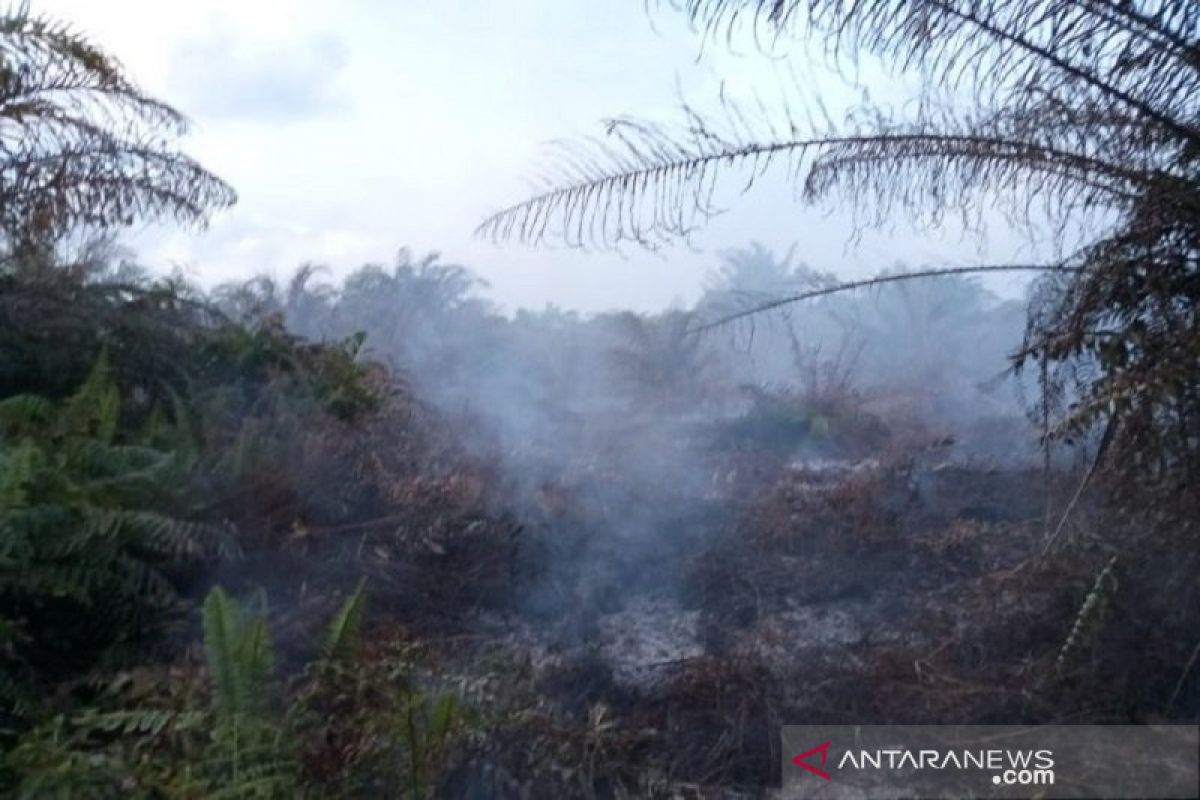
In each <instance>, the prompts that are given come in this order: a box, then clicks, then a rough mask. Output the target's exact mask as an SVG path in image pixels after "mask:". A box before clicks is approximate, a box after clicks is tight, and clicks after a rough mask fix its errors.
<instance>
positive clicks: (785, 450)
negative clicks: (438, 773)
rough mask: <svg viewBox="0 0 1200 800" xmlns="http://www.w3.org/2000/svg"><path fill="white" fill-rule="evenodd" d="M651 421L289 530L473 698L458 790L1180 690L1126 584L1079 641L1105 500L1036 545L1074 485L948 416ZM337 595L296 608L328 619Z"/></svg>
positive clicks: (1090, 713)
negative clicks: (819, 435)
mask: <svg viewBox="0 0 1200 800" xmlns="http://www.w3.org/2000/svg"><path fill="white" fill-rule="evenodd" d="M655 436H660V437H661V441H659V440H656V439H654V438H653V437H655ZM636 437H637V438H638V442H639V446H638V448H637V452H638V453H641V454H645V453H656V454H658V455H657V456H654V457H651V458H647V457H645V456H644V455H643V456H642V459H641V460H640V461H639V462H637V463H625V462H623V461H622V454H623V453H625V452H630V451H627V450H626V448H624V447H623V446H622V443H621V442H620V441H619V439H617V440H614V439H612V438H611V437H609V438H608V440H607V441H608V446H607V450H606V449H605V448H600V447H597V448H595V449H592V450H589V451H588V452H587V457H580V458H575V459H570V460H568V461H565V462H563V463H562V464H561V465H560V467H561V468H559V469H558V470H556V471H554V472H551V473H547V474H546V475H544V476H543V477H542V478H541V479H539V480H537V481H533V482H530V481H525V482H524V483H523V484H522V485H520V486H517V485H514V484H513V483H512V482H511V480H509V479H508V478H506V477H505V471H504V469H503V468H501V467H498V466H496V465H495V464H490V465H489V464H482V463H479V464H476V465H475V466H473V467H471V468H470V469H466V468H461V467H460V468H458V469H448V470H445V471H444V472H443V473H442V474H440V475H437V476H431V475H422V476H417V477H412V478H410V479H406V480H404V481H398V482H397V483H396V485H395V486H394V487H393V488H394V495H395V496H394V497H393V498H392V500H391V502H392V503H393V504H397V503H398V504H399V505H400V506H401V507H402V508H403V509H404V510H403V511H402V512H399V513H397V514H395V515H393V516H392V517H389V518H385V519H384V520H382V521H380V520H375V521H368V522H365V523H362V524H360V525H351V526H343V527H342V528H340V529H338V530H335V531H326V532H325V535H323V536H320V537H315V536H314V537H311V538H312V539H313V541H319V542H320V545H319V546H320V548H322V550H321V551H320V554H319V555H317V554H315V553H314V551H313V549H312V547H309V548H308V549H297V550H296V555H295V564H294V568H295V570H297V571H302V570H305V569H309V570H311V569H312V567H306V566H304V565H305V564H312V563H314V561H316V562H318V563H320V564H321V565H322V567H321V569H322V570H323V571H322V573H321V574H322V576H323V578H322V579H324V580H328V576H329V575H330V574H331V571H332V570H334V568H335V567H336V565H342V568H343V569H344V570H345V571H346V572H347V576H348V575H349V574H350V573H351V572H354V571H357V572H362V571H365V572H367V574H368V575H370V576H371V577H370V579H369V587H370V589H369V592H370V594H369V596H370V604H371V614H370V619H371V620H372V623H371V626H370V635H371V637H372V638H373V639H374V640H376V641H377V642H378V643H380V645H381V646H384V643H397V642H399V643H402V645H403V647H404V648H405V652H406V653H409V654H410V655H411V657H412V663H414V664H417V665H419V670H420V672H421V676H422V677H421V680H422V681H423V682H424V683H425V684H427V685H428V686H429V687H430V688H434V687H436V688H437V689H438V690H439V691H452V692H454V693H455V694H457V695H458V696H459V697H460V698H461V699H462V701H463V703H464V706H465V707H467V708H469V709H471V715H472V716H471V717H470V720H471V721H470V724H469V725H467V726H465V729H464V731H463V732H462V736H461V737H460V739H459V741H458V743H457V750H456V756H455V757H454V758H453V759H451V762H452V764H451V768H450V769H448V775H449V777H448V778H447V782H446V783H445V785H444V786H443V787H442V794H443V795H444V796H455V797H479V798H484V797H547V798H557V797H569V796H580V797H622V796H634V797H642V796H657V797H758V796H770V793H771V791H772V789H771V787H772V786H774V785H776V784H777V783H778V777H779V762H780V754H779V753H778V735H779V726H781V725H783V724H806V723H840V724H847V723H850V724H853V723H860V724H868V723H884V722H890V723H910V724H916V723H977V724H984V723H1035V722H1062V721H1072V722H1131V721H1145V719H1146V716H1145V712H1144V709H1146V708H1148V707H1154V706H1155V705H1156V704H1157V706H1158V707H1161V706H1162V705H1163V703H1162V702H1161V701H1162V698H1161V697H1158V698H1156V699H1155V700H1154V702H1147V697H1146V694H1145V692H1146V691H1149V690H1147V689H1145V687H1142V688H1141V689H1138V688H1137V685H1138V684H1137V681H1136V680H1134V677H1136V676H1134V675H1133V673H1135V672H1136V671H1137V670H1136V669H1134V668H1131V667H1130V663H1129V658H1131V657H1132V656H1129V655H1128V653H1127V651H1130V650H1131V649H1132V648H1136V649H1138V650H1139V652H1140V653H1141V656H1139V657H1142V656H1144V655H1145V652H1144V651H1145V650H1146V647H1147V644H1146V641H1145V640H1144V639H1143V640H1139V641H1137V642H1134V641H1132V640H1129V641H1127V640H1126V638H1122V637H1123V636H1124V634H1123V633H1122V631H1128V630H1129V629H1131V627H1137V626H1138V625H1140V624H1141V623H1140V622H1139V621H1138V620H1137V619H1136V618H1135V617H1134V615H1133V614H1132V613H1131V612H1130V613H1126V612H1124V611H1122V609H1121V606H1120V604H1119V603H1118V604H1115V606H1114V610H1113V611H1112V612H1111V613H1110V615H1109V618H1111V619H1114V620H1116V621H1115V622H1108V621H1104V620H1102V621H1100V622H1098V623H1095V624H1094V625H1093V624H1092V623H1091V622H1089V625H1090V627H1089V628H1088V630H1087V632H1086V635H1084V636H1082V637H1080V638H1079V639H1078V641H1077V642H1076V644H1075V645H1074V646H1072V647H1070V648H1066V649H1064V645H1065V643H1066V641H1067V638H1068V635H1069V633H1070V631H1071V628H1072V625H1073V623H1074V621H1075V619H1076V616H1077V614H1078V611H1079V608H1080V606H1081V605H1082V603H1083V600H1084V598H1085V597H1086V596H1087V594H1088V591H1089V589H1090V588H1091V586H1092V584H1093V582H1094V580H1095V577H1096V575H1097V573H1098V572H1099V570H1100V569H1102V568H1103V566H1104V565H1105V563H1107V561H1108V559H1109V557H1110V556H1111V554H1112V551H1111V548H1109V547H1107V546H1106V545H1105V544H1104V543H1103V539H1100V538H1096V537H1093V536H1090V535H1089V533H1088V531H1091V530H1095V529H1096V525H1097V524H1098V521H1102V520H1103V513H1102V511H1100V509H1099V508H1098V506H1097V505H1096V503H1095V502H1093V501H1092V500H1088V501H1086V502H1084V503H1082V504H1081V505H1080V507H1079V509H1078V510H1077V511H1076V513H1075V515H1074V519H1075V520H1076V522H1074V523H1073V524H1072V525H1071V527H1070V529H1069V531H1068V534H1067V536H1066V537H1065V538H1064V540H1063V543H1064V544H1065V545H1066V546H1064V547H1061V548H1058V549H1056V550H1055V551H1054V552H1051V553H1049V554H1047V555H1043V547H1044V542H1045V531H1046V527H1045V526H1046V505H1045V504H1046V499H1047V492H1049V493H1050V495H1049V496H1050V498H1051V501H1052V502H1053V503H1055V504H1057V507H1059V508H1061V506H1062V503H1063V502H1064V497H1065V496H1066V494H1067V493H1068V492H1069V489H1070V486H1071V484H1070V482H1069V481H1066V480H1065V479H1056V480H1050V481H1049V482H1048V480H1047V476H1046V475H1045V474H1044V473H1043V472H1042V470H1040V469H1039V468H1036V467H1019V466H1012V465H1009V466H998V465H997V464H996V463H994V462H991V461H988V460H980V459H978V458H972V457H969V456H967V455H965V453H964V451H963V450H962V448H959V447H958V446H956V445H952V444H949V443H948V441H946V440H943V439H941V438H939V437H930V436H908V437H904V438H903V439H901V438H900V437H890V438H887V439H883V440H880V439H878V437H875V436H872V437H868V438H867V439H864V440H861V441H832V442H830V441H822V442H820V443H819V444H820V446H815V445H813V443H812V442H811V441H810V440H805V439H804V437H801V438H800V439H799V440H797V441H793V442H791V443H789V444H788V446H773V447H763V446H761V443H756V444H754V445H753V446H742V445H741V444H738V443H736V442H734V443H733V444H731V443H730V440H728V438H727V437H725V436H724V435H723V434H722V435H720V436H713V437H707V438H706V437H702V436H701V437H697V436H689V437H679V436H675V435H673V434H672V433H671V432H665V431H660V432H659V433H658V434H655V433H654V432H649V431H646V430H644V429H639V430H637V431H636ZM647 437H650V442H649V444H650V446H649V447H647V446H646V445H647ZM696 442H702V443H703V444H702V445H699V446H698V445H697V444H696ZM655 458H661V459H662V464H654V463H648V462H653V461H654V460H655ZM680 463H686V464H689V465H693V466H694V469H689V470H687V471H686V473H684V474H681V473H678V471H674V472H672V471H667V470H665V465H677V464H680ZM662 474H671V475H673V476H679V477H678V480H674V481H669V482H664V481H661V480H654V478H655V476H658V475H662ZM1048 484H1049V485H1048ZM1059 484H1062V485H1059ZM514 498H516V499H517V500H519V502H517V501H516V500H514ZM315 546H316V545H313V547H315ZM275 568H276V569H277V570H278V569H283V570H284V571H285V572H287V571H288V568H287V567H286V566H284V567H282V568H281V567H280V565H279V564H278V563H276V565H275ZM290 577H291V581H290V585H292V586H295V584H296V581H295V573H290ZM314 581H317V578H316V576H315V573H314ZM333 582H334V583H336V582H337V581H336V580H334V581H333ZM304 585H305V586H307V584H304ZM304 592H308V594H303V593H304ZM321 596H322V593H321V592H319V591H316V590H314V589H312V588H311V587H308V588H305V589H304V590H302V593H300V594H297V593H296V592H294V591H293V593H292V595H291V596H290V597H289V596H286V595H284V597H283V600H282V601H281V604H282V605H283V606H284V607H286V608H290V609H293V610H294V611H295V612H296V613H295V614H292V615H289V616H291V617H293V618H295V619H320V618H324V617H325V616H327V615H326V614H325V613H318V612H317V611H315V610H312V609H310V607H309V606H308V605H306V603H309V604H310V605H311V604H314V603H316V602H317V600H316V599H315V598H317V597H321ZM278 597H279V594H278V593H277V594H273V602H277V600H276V599H274V598H278ZM309 597H311V598H313V599H311V601H310V600H308V599H306V598H309ZM1123 613H1125V616H1126V618H1125V619H1123V620H1122V619H1121V615H1122V614H1123ZM1168 636H1169V634H1168V633H1167V632H1165V631H1164V634H1163V638H1164V640H1165V639H1166V638H1167V637H1168ZM310 638H311V637H310ZM298 649H300V650H302V649H303V648H302V647H299V648H298ZM1113 654H1116V655H1115V656H1114V655H1113ZM1171 658H1176V659H1177V658H1178V654H1177V653H1174V652H1172V653H1169V654H1167V655H1165V656H1164V658H1163V661H1164V662H1169V661H1170V659H1171ZM1114 659H1115V661H1114ZM1153 663H1154V662H1153V661H1150V662H1149V666H1148V667H1147V666H1146V665H1147V662H1146V660H1145V658H1143V660H1142V666H1141V667H1139V668H1141V669H1144V668H1150V669H1153ZM1114 664H1115V666H1114ZM1160 683H1161V681H1160ZM1153 691H1159V692H1161V689H1154V690H1153ZM1138 692H1142V693H1141V694H1138ZM1193 700H1194V698H1193ZM1185 701H1187V702H1191V701H1189V700H1188V699H1187V698H1185Z"/></svg>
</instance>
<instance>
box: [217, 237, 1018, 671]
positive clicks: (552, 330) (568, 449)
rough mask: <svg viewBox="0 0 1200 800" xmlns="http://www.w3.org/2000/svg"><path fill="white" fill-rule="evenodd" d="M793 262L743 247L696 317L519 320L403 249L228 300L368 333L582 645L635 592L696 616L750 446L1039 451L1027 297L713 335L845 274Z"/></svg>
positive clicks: (795, 453)
mask: <svg viewBox="0 0 1200 800" xmlns="http://www.w3.org/2000/svg"><path fill="white" fill-rule="evenodd" d="M792 262H793V259H792V255H791V254H789V255H788V256H787V257H786V258H782V259H781V258H776V257H775V256H774V255H773V254H772V253H770V252H769V251H767V250H765V249H763V248H761V247H758V246H753V247H750V248H748V249H743V250H734V251H729V252H727V253H724V254H723V255H722V261H721V266H720V268H719V269H718V270H715V271H714V272H713V274H712V275H711V277H710V281H709V286H708V289H707V291H706V292H705V293H704V295H703V296H702V298H701V299H700V300H699V302H698V303H697V304H696V305H695V307H694V308H691V309H674V310H669V311H664V312H661V313H657V314H652V315H646V314H634V313H629V312H626V313H608V314H599V315H590V316H584V315H580V314H578V313H575V312H570V311H564V310H561V309H556V308H553V307H550V308H546V309H543V310H541V311H529V310H522V311H518V312H517V313H516V314H514V315H512V316H504V315H501V314H499V313H497V312H496V311H495V310H494V309H493V308H492V307H491V306H490V305H489V304H488V302H487V300H486V293H485V292H486V286H485V285H484V284H483V283H482V281H480V280H479V279H478V278H477V277H476V276H475V275H473V274H472V273H471V272H470V271H469V270H467V269H465V268H464V267H461V266H458V265H454V264H446V263H443V262H441V261H439V260H438V259H437V258H436V257H432V256H431V257H426V258H424V259H414V258H413V257H412V256H411V255H410V254H409V253H407V252H402V253H401V254H400V256H399V257H398V258H397V260H396V261H395V262H394V263H393V264H391V265H389V266H383V265H369V266H367V267H364V268H362V269H360V270H359V271H358V272H356V273H354V274H352V275H351V276H349V277H348V278H347V279H346V280H345V281H344V282H343V283H342V284H341V285H340V286H335V285H331V284H329V283H327V282H322V281H321V275H320V272H319V271H318V270H315V269H313V268H306V269H305V270H302V271H301V272H300V273H298V274H297V276H296V277H295V278H294V279H293V281H292V282H291V284H290V285H288V286H278V285H276V284H274V283H272V282H270V281H264V280H261V279H260V280H259V281H257V282H251V283H249V284H243V285H240V286H226V287H223V288H222V289H221V290H219V291H218V293H217V294H218V297H219V298H220V301H221V303H222V304H223V305H224V306H225V308H226V309H228V310H230V311H231V313H234V314H236V315H240V316H261V315H263V314H268V313H279V314H283V315H284V316H285V318H286V320H287V322H288V324H289V326H290V327H291V328H292V329H293V330H294V331H295V332H297V333H299V334H301V335H304V336H307V337H309V338H313V339H326V340H328V339H340V338H344V337H347V336H350V335H352V334H354V333H355V332H357V331H363V332H365V333H366V336H367V338H366V343H367V355H368V357H370V358H374V359H378V360H380V361H383V362H385V363H387V364H389V365H390V366H391V368H392V369H393V370H394V372H395V373H396V374H397V375H398V376H399V377H401V378H402V379H403V380H404V381H405V382H406V383H407V384H408V385H409V386H410V388H411V389H412V391H413V392H414V393H415V394H416V395H417V396H418V397H420V398H421V399H422V400H423V401H424V402H426V403H428V404H430V405H432V406H433V407H434V408H435V409H436V410H437V412H438V413H439V415H440V416H441V417H443V418H444V420H445V421H446V422H447V424H448V425H449V426H450V427H451V428H452V429H453V430H455V431H456V433H457V435H458V436H459V437H460V439H461V441H462V444H463V446H464V447H466V448H467V449H468V450H469V451H470V452H471V453H472V454H473V455H475V456H477V457H479V458H483V459H488V460H491V461H493V462H495V463H496V464H498V465H499V469H498V470H497V471H496V472H497V475H498V476H499V477H498V480H499V481H500V482H501V485H498V486H496V487H493V492H492V494H493V495H494V496H496V497H497V498H501V500H500V502H502V503H503V504H504V505H505V507H506V508H505V510H506V511H507V512H509V513H512V514H514V515H515V516H516V517H517V518H518V519H519V520H520V521H521V523H522V525H523V526H524V527H525V529H526V530H527V532H530V534H531V535H529V536H527V537H526V538H527V539H528V541H529V542H530V543H531V544H529V545H528V547H529V548H530V549H528V550H527V552H525V553H524V555H523V558H524V563H525V564H526V565H527V566H528V572H527V575H525V576H524V580H523V582H522V590H521V591H522V595H523V596H522V597H521V598H519V601H518V603H517V605H518V607H519V608H521V609H522V612H523V613H524V615H525V616H526V617H527V618H528V619H529V620H532V621H534V622H535V623H537V624H539V625H549V626H550V627H551V628H552V629H553V630H554V631H555V635H556V636H559V637H561V638H563V639H564V640H566V641H582V640H586V639H588V638H589V637H595V636H598V635H601V634H603V631H604V630H606V629H611V628H612V625H611V624H609V623H605V622H604V619H605V618H606V617H607V616H608V615H612V614H617V613H621V612H622V610H623V609H625V608H627V607H629V605H630V603H640V604H645V603H651V604H654V605H653V607H654V608H655V609H658V611H656V612H655V613H660V612H661V610H662V609H663V608H668V609H670V608H675V609H677V610H678V612H679V613H680V614H687V613H691V612H689V611H688V610H687V607H688V606H689V605H690V604H692V598H689V596H688V592H687V590H686V589H687V586H686V574H687V570H688V565H689V563H690V559H691V558H692V557H693V556H694V553H695V552H696V551H697V548H700V547H702V546H703V544H704V542H705V541H707V540H709V539H711V538H712V537H713V536H714V535H715V533H716V532H717V531H719V530H722V529H725V528H727V527H728V526H730V525H732V524H734V522H735V520H736V518H737V515H738V514H739V513H740V511H741V509H742V508H743V507H744V506H745V504H746V503H747V502H748V501H749V500H750V499H752V498H751V495H752V493H753V491H754V484H753V466H747V464H748V463H750V462H753V460H754V459H753V458H748V457H747V456H748V455H749V456H758V455H761V454H768V455H769V457H770V458H771V459H774V462H776V463H788V462H793V463H797V464H800V465H802V466H804V467H805V468H806V469H809V470H810V471H811V470H818V471H819V470H820V469H822V468H824V467H821V466H820V465H822V464H825V465H829V466H828V468H829V469H834V470H838V469H841V470H843V471H844V470H846V469H847V466H846V465H847V464H852V463H853V462H854V461H855V460H862V459H866V458H872V459H877V458H880V457H883V456H884V455H885V451H886V449H887V447H888V446H889V443H894V442H895V441H897V440H899V439H903V440H905V441H906V442H907V443H908V444H912V443H914V442H915V443H916V444H917V445H921V444H922V443H924V442H934V441H937V442H940V443H942V447H941V448H940V449H939V450H938V451H937V452H938V453H939V454H940V457H943V458H958V459H960V460H975V461H978V460H992V461H996V462H997V463H999V462H1000V461H1004V462H1007V463H1013V462H1014V461H1023V460H1027V459H1031V458H1032V457H1033V456H1034V454H1035V452H1036V447H1035V445H1036V434H1035V431H1034V430H1033V428H1032V427H1031V426H1029V425H1028V423H1027V421H1026V420H1025V418H1024V414H1023V409H1022V406H1021V404H1020V402H1019V396H1020V392H1019V391H1018V388H1019V387H1018V386H1017V385H1016V384H1015V383H1014V381H1013V379H1012V378H1011V376H1009V375H1008V374H1007V372H1006V371H1007V370H1008V367H1009V361H1008V356H1009V354H1010V353H1011V352H1012V351H1013V350H1014V349H1015V348H1016V347H1017V345H1018V344H1019V342H1020V336H1021V332H1022V327H1023V308H1022V307H1021V304H1019V303H1014V302H1002V301H1000V300H999V299H997V298H996V297H994V296H992V295H990V294H989V293H988V292H986V291H985V290H984V289H982V288H981V287H980V286H979V285H977V284H975V283H973V282H971V281H969V280H966V279H961V278H940V279H928V280H923V281H919V282H911V283H900V284H895V285H892V286H889V287H886V288H881V289H878V290H873V291H869V292H863V293H858V294H853V295H834V296H830V297H826V298H823V299H821V300H818V301H811V302H808V303H805V304H802V305H797V306H793V307H790V308H785V309H783V310H780V311H776V312H772V313H770V314H765V315H762V316H760V317H754V318H751V319H750V320H748V321H746V322H743V323H739V324H737V325H734V326H731V327H729V328H721V329H716V330H712V331H707V332H705V333H704V334H697V333H695V329H696V327H697V326H698V325H700V324H701V323H702V322H703V321H704V320H706V319H712V318H715V317H719V316H720V315H722V314H724V313H728V312H729V311H730V310H732V309H737V308H740V307H745V306H746V305H748V304H754V303H757V302H761V301H762V300H764V299H770V298H772V297H778V296H780V295H784V294H789V293H793V292H795V291H802V290H804V289H805V288H812V287H813V286H818V285H822V284H823V283H827V282H829V281H830V280H832V278H831V277H830V276H829V275H823V274H821V273H818V272H816V271H814V270H812V269H811V268H809V267H808V266H806V265H804V264H801V263H792ZM951 439H952V440H954V442H955V444H954V445H952V446H951V447H950V450H947V447H946V443H947V442H948V441H950V440H951ZM1023 443H1027V445H1028V446H1024V444H1023ZM663 613H669V612H663ZM563 620H568V621H566V622H564V621H563ZM676 627H679V628H686V629H688V630H693V631H694V629H695V627H696V626H695V625H693V624H690V623H689V625H686V626H685V625H680V626H676ZM697 635H698V634H697ZM601 638H603V637H601ZM631 646H634V647H635V649H636V643H634V645H631ZM667 649H668V650H670V649H671V648H670V647H668V648H667ZM691 649H693V643H684V644H682V645H680V644H678V643H677V645H676V646H675V650H679V651H682V652H690V651H691Z"/></svg>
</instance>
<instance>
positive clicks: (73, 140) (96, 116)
mask: <svg viewBox="0 0 1200 800" xmlns="http://www.w3.org/2000/svg"><path fill="white" fill-rule="evenodd" d="M186 129H187V122H186V120H185V119H184V118H183V116H182V115H181V114H180V113H179V112H178V111H176V110H175V109H174V108H172V107H171V106H169V105H167V104H165V103H163V102H161V101H159V100H156V99H154V98H152V97H148V96H147V95H146V94H144V93H143V92H142V91H141V90H140V89H139V88H138V87H137V85H136V84H134V83H133V82H132V81H131V80H130V79H129V77H128V76H127V75H126V74H125V71H124V69H123V68H122V66H121V64H120V63H119V62H118V61H117V60H116V59H115V58H114V57H113V56H112V55H110V54H108V53H106V52H104V51H103V50H102V49H100V48H99V47H97V46H96V45H95V44H93V43H92V42H91V41H89V40H88V39H87V38H86V37H84V36H82V35H81V34H79V33H77V32H75V31H74V30H72V29H71V28H70V27H68V26H66V25H63V24H60V23H57V22H54V21H51V20H48V19H46V18H44V17H40V16H37V15H34V14H32V13H31V12H30V11H29V8H28V5H27V4H21V5H18V6H15V7H11V8H9V9H8V10H7V11H3V12H0V242H3V243H4V244H6V245H7V246H8V247H9V248H12V249H17V248H19V247H20V246H22V245H31V244H32V245H39V246H41V245H45V244H47V243H52V242H54V241H55V240H57V239H59V238H60V237H61V236H63V235H64V234H66V233H70V232H73V231H78V230H81V229H83V230H96V229H107V228H112V227H115V226H121V225H129V224H132V223H133V222H135V221H138V220H143V219H153V218H160V217H169V218H173V219H175V220H176V221H178V222H181V223H184V224H203V223H204V222H205V220H206V218H207V214H208V212H209V211H210V210H213V209H218V208H223V207H226V206H229V205H232V204H233V202H234V201H235V199H236V198H235V195H234V192H233V190H232V189H231V188H230V187H229V186H228V185H227V184H225V183H224V182H223V181H221V180H220V179H219V178H217V177H216V176H215V175H213V174H212V173H211V172H209V171H207V170H206V169H204V168H203V167H202V166H200V164H198V163H197V162H196V161H194V160H192V159H191V158H189V157H187V156H186V155H184V154H182V153H180V152H179V151H177V150H175V149H174V148H173V147H172V146H171V145H170V144H169V140H170V139H173V138H175V137H176V136H178V135H181V134H183V133H184V132H185V131H186Z"/></svg>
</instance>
